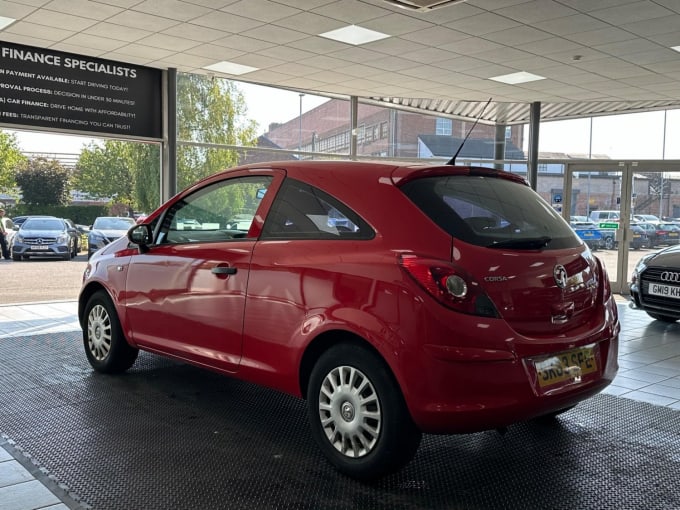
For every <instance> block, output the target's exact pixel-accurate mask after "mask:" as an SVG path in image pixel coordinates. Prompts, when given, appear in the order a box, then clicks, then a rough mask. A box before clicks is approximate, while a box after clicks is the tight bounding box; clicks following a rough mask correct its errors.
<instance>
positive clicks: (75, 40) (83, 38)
mask: <svg viewBox="0 0 680 510" xmlns="http://www.w3.org/2000/svg"><path fill="white" fill-rule="evenodd" d="M62 43H63V44H70V45H73V46H81V47H83V48H92V49H93V50H96V51H99V52H101V51H107V52H108V51H114V50H115V49H117V48H120V47H122V46H125V44H126V43H125V41H117V40H115V39H109V38H107V37H99V36H97V35H93V34H85V33H82V32H81V33H79V34H75V35H73V36H72V37H69V38H67V39H64V40H63V41H62Z"/></svg>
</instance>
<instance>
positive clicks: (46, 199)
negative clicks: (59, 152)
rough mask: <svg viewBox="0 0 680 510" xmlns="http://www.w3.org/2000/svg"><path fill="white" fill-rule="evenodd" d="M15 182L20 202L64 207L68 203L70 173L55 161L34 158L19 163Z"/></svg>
mask: <svg viewBox="0 0 680 510" xmlns="http://www.w3.org/2000/svg"><path fill="white" fill-rule="evenodd" d="M14 178H15V180H16V183H17V185H18V186H19V187H20V188H21V193H22V198H21V200H22V202H24V203H26V204H34V205H66V204H68V203H69V201H70V196H69V189H70V188H69V185H70V183H69V180H70V178H71V173H70V172H69V170H68V169H67V168H64V167H63V166H62V165H61V163H59V162H58V161H57V160H54V159H52V160H48V159H46V158H34V159H30V160H25V161H22V162H20V163H19V165H18V166H17V170H16V172H15V177H14Z"/></svg>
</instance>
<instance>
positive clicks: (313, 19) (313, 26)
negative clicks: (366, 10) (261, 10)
mask: <svg viewBox="0 0 680 510" xmlns="http://www.w3.org/2000/svg"><path fill="white" fill-rule="evenodd" d="M274 24H275V25H277V26H279V27H283V28H288V29H290V30H295V31H297V32H302V33H305V34H310V35H318V34H323V33H325V32H330V31H331V30H335V29H338V28H342V27H344V26H345V23H343V22H342V21H340V20H337V19H332V18H328V17H326V16H320V15H319V14H314V13H313V12H302V13H300V14H296V15H294V16H290V17H288V18H285V19H280V20H278V21H277V22H276V23H274Z"/></svg>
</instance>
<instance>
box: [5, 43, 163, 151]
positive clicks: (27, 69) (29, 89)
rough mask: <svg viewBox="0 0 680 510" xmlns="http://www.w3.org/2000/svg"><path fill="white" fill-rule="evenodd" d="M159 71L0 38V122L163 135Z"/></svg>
mask: <svg viewBox="0 0 680 510" xmlns="http://www.w3.org/2000/svg"><path fill="white" fill-rule="evenodd" d="M161 76H162V74H161V71H160V69H153V68H150V67H141V66H136V65H132V64H126V63H121V62H114V61H111V60H103V59H98V58H93V57H85V56H81V55H75V54H71V53H62V52H58V51H53V50H48V49H43V48H34V47H32V46H21V45H17V44H11V43H7V42H2V41H0V123H8V124H21V125H24V126H36V127H49V128H53V129H58V130H78V131H91V132H96V133H107V134H113V135H129V136H139V137H144V138H161V134H162V132H161V126H162V106H161V104H162V101H161V91H162V88H161V87H162V85H161Z"/></svg>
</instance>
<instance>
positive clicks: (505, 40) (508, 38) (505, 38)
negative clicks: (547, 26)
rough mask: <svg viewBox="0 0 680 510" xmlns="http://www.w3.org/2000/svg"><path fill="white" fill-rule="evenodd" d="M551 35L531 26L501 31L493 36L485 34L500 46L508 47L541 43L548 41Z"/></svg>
mask: <svg viewBox="0 0 680 510" xmlns="http://www.w3.org/2000/svg"><path fill="white" fill-rule="evenodd" d="M549 37H550V34H548V33H547V32H543V31H541V30H536V29H535V28H532V27H529V26H520V27H515V28H510V29H508V30H501V31H500V32H494V33H491V34H485V35H484V38H485V39H489V40H490V41H494V42H497V43H499V44H505V45H508V46H517V45H519V44H525V43H530V42H533V41H541V40H544V39H548V38H549Z"/></svg>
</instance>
